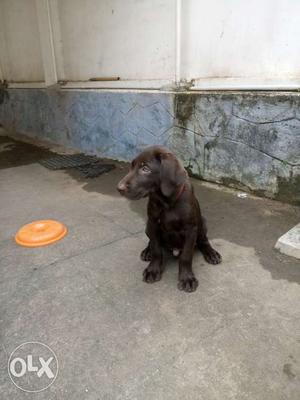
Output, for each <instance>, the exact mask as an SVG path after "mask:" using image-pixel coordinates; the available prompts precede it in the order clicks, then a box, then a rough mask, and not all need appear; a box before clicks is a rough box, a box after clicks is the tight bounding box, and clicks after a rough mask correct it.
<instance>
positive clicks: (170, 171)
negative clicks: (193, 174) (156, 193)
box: [159, 153, 187, 197]
mask: <svg viewBox="0 0 300 400" xmlns="http://www.w3.org/2000/svg"><path fill="white" fill-rule="evenodd" d="M159 158H160V190H161V192H162V194H163V195H164V196H165V197H170V196H172V195H173V194H175V192H176V190H177V189H178V187H180V185H182V184H183V183H184V182H185V180H186V176H187V174H186V171H185V169H184V167H183V166H182V164H181V163H180V161H179V160H178V159H177V158H176V157H175V156H174V155H173V154H172V153H162V154H160V155H159Z"/></svg>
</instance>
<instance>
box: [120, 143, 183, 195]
mask: <svg viewBox="0 0 300 400" xmlns="http://www.w3.org/2000/svg"><path fill="white" fill-rule="evenodd" d="M186 179H187V173H186V171H185V169H184V167H183V166H182V164H181V163H180V161H179V160H178V159H177V158H176V157H175V156H174V154H172V153H171V152H170V151H169V150H168V149H166V148H164V147H161V146H153V147H149V148H147V149H146V150H144V151H143V152H142V153H141V154H139V155H138V156H137V157H136V158H135V159H134V160H133V161H132V162H131V167H130V171H129V173H128V174H127V175H126V176H125V177H124V178H123V179H122V180H121V181H120V182H119V184H118V186H117V188H118V191H119V192H120V193H121V194H122V195H123V196H125V197H127V198H128V199H131V200H138V199H140V198H142V197H146V196H148V195H149V194H150V193H155V192H159V193H161V194H162V195H163V196H165V197H172V196H173V195H175V194H176V193H177V191H178V188H180V186H181V185H182V184H183V183H184V182H185V180H186Z"/></svg>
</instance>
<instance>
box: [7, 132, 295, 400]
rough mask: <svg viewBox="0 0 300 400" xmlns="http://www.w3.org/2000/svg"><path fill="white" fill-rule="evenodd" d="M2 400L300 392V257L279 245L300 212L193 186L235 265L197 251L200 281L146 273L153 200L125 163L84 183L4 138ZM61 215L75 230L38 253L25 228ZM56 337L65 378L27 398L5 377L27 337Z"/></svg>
mask: <svg viewBox="0 0 300 400" xmlns="http://www.w3.org/2000/svg"><path fill="white" fill-rule="evenodd" d="M0 151H1V153H0V188H1V189H0V202H1V206H0V219H1V230H0V265H1V279H0V284H1V287H0V318H1V321H0V324H1V325H0V329H1V332H0V334H1V344H2V346H1V348H0V370H1V374H0V393H1V396H0V397H1V399H2V398H3V399H14V400H19V399H33V398H34V399H38V400H40V399H45V400H46V399H47V400H52V399H59V400H65V399H72V400H77V399H78V400H82V399H88V400H96V399H101V400H102V399H103V400H104V399H105V400H109V399H111V400H117V399H120V400H123V399H124V400H125V399H128V400H135V399H136V400H150V399H151V400H168V399H170V400H174V399H191V400H199V399H203V400H227V399H237V400H244V399H249V400H250V399H251V400H260V399H261V400H279V399H280V400H283V399H284V400H285V399H288V400H298V399H299V394H300V310H299V304H300V289H299V283H300V263H299V261H298V260H296V259H293V258H289V257H287V256H284V255H282V254H280V253H279V252H277V251H276V250H274V249H273V246H274V244H275V242H276V240H277V239H278V237H279V236H280V235H282V234H283V233H285V232H286V231H287V230H288V229H290V228H291V227H292V226H293V225H295V224H296V223H298V222H299V220H300V210H299V209H297V208H296V207H292V206H289V205H284V204H281V203H278V202H274V201H271V200H263V199H258V198H252V197H247V198H246V199H242V198H238V197H237V193H236V192H234V191H229V190H225V189H220V188H218V187H216V186H212V185H207V184H203V183H200V182H199V181H194V185H195V190H196V193H197V196H198V198H199V200H200V204H201V206H202V210H203V214H204V215H205V216H206V218H207V220H208V227H209V236H210V238H211V239H212V242H213V243H214V245H215V247H216V248H217V249H218V250H219V251H220V252H221V253H222V255H223V263H222V264H220V265H218V266H212V265H208V264H206V263H205V262H204V260H203V258H202V256H201V254H199V253H196V255H195V259H194V270H195V273H196V276H197V278H198V279H199V288H198V290H197V291H196V292H195V293H193V294H186V293H183V292H180V291H179V290H178V289H177V287H176V282H177V268H176V265H175V262H170V263H169V264H168V267H167V269H166V272H165V274H164V276H163V279H162V280H161V281H160V282H158V283H155V284H153V285H147V284H145V283H144V282H142V271H143V268H145V263H143V262H142V261H140V259H139V253H140V251H141V250H142V249H143V246H145V244H146V242H147V240H146V237H145V234H144V233H143V232H144V224H145V204H146V203H145V201H139V202H132V203H130V202H128V201H127V200H126V199H123V198H121V197H120V196H119V195H118V193H117V192H116V190H115V186H116V183H117V182H118V180H119V179H120V177H121V176H122V175H123V174H124V173H125V171H126V168H127V167H126V165H123V166H122V165H118V167H117V168H116V169H115V170H114V171H112V172H110V173H108V174H106V175H102V176H100V177H99V178H96V179H91V180H85V179H82V178H80V176H79V175H78V174H77V173H75V172H70V171H56V172H54V171H49V170H47V169H46V168H44V167H42V166H41V165H39V164H38V163H36V162H35V161H36V160H37V158H38V154H39V151H38V150H37V149H36V148H34V147H32V146H28V145H27V146H24V145H22V144H20V143H13V142H9V141H8V140H7V139H4V138H1V141H0ZM45 218H47V219H48V218H54V219H58V220H60V221H62V222H63V223H65V224H66V225H67V226H68V228H69V233H68V235H67V236H66V237H65V238H64V239H63V240H61V241H60V242H59V243H57V244H54V245H50V246H48V247H44V248H36V249H28V248H23V247H20V246H18V245H16V244H15V242H14V240H13V235H14V234H15V232H16V231H17V229H18V228H19V227H20V226H22V225H23V224H26V223H28V222H30V221H32V220H35V219H45ZM28 341H39V342H43V343H45V344H47V345H48V346H50V347H51V348H52V349H53V350H54V351H55V353H56V355H57V358H58V361H59V373H58V377H57V379H56V381H55V382H54V383H53V385H52V386H50V387H49V389H47V390H45V391H43V392H41V393H37V394H31V393H25V392H23V391H21V390H19V389H18V388H16V387H15V386H14V385H13V384H12V382H11V381H10V379H9V376H8V373H7V361H8V357H9V355H10V353H11V352H12V351H13V350H14V349H15V348H16V347H17V346H18V345H19V344H21V343H23V342H28Z"/></svg>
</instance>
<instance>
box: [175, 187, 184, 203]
mask: <svg viewBox="0 0 300 400" xmlns="http://www.w3.org/2000/svg"><path fill="white" fill-rule="evenodd" d="M185 189H186V186H185V183H183V184H182V185H181V186H180V188H179V189H178V192H177V194H176V197H175V200H174V202H176V201H178V200H179V198H180V196H181V195H182V193H183V192H184V191H185Z"/></svg>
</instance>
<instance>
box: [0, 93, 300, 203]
mask: <svg viewBox="0 0 300 400" xmlns="http://www.w3.org/2000/svg"><path fill="white" fill-rule="evenodd" d="M0 94H1V96H0V126H1V125H2V126H3V127H4V128H5V129H6V131H8V132H17V133H21V134H25V135H27V136H30V137H35V138H38V139H43V140H49V141H51V142H54V143H57V144H61V145H64V146H67V147H73V148H76V149H79V150H81V151H83V152H86V153H89V154H97V155H99V156H102V157H108V158H113V159H117V160H130V159H132V158H133V157H134V156H135V155H136V154H137V153H138V152H139V151H141V150H142V149H143V148H145V147H146V146H148V145H154V144H162V145H165V146H168V147H169V148H170V149H171V150H172V151H174V152H175V153H176V154H177V155H178V156H179V157H180V158H181V159H182V160H183V162H184V164H185V166H186V167H187V169H188V170H189V172H190V173H191V174H192V175H193V176H196V177H199V178H201V179H205V180H207V181H212V182H217V183H221V184H225V185H228V186H231V187H234V188H239V189H243V190H247V191H251V192H254V193H256V194H258V195H261V196H267V197H272V198H277V199H279V200H283V201H286V202H290V203H293V204H298V205H300V95H299V94H298V93H295V92H288V93H282V92H277V93H276V92H160V91H156V92H149V91H124V90H123V91H117V90H115V91H112V90H111V91H108V90H54V89H49V90H45V89H11V90H6V89H2V90H1V92H0Z"/></svg>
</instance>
